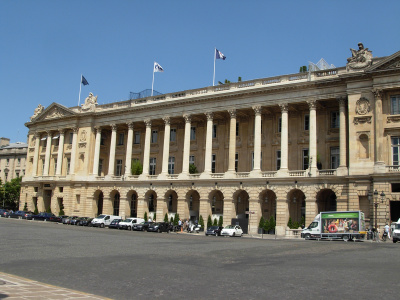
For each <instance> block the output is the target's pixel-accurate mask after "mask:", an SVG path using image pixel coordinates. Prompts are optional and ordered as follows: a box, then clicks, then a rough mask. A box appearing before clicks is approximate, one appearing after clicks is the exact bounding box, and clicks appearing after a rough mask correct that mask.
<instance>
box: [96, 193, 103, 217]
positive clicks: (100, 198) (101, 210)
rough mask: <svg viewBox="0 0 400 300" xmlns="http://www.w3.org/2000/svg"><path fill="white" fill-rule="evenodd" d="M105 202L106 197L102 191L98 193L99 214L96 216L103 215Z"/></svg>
mask: <svg viewBox="0 0 400 300" xmlns="http://www.w3.org/2000/svg"><path fill="white" fill-rule="evenodd" d="M103 200H104V195H103V192H101V191H100V192H99V193H98V195H97V199H96V203H97V214H96V216H98V215H101V214H102V213H103Z"/></svg>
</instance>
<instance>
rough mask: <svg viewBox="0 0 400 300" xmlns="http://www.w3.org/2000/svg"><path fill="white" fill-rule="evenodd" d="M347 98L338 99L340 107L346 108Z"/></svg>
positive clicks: (340, 97)
mask: <svg viewBox="0 0 400 300" xmlns="http://www.w3.org/2000/svg"><path fill="white" fill-rule="evenodd" d="M346 100H347V97H345V96H339V97H336V101H337V102H339V106H344V105H345V104H346Z"/></svg>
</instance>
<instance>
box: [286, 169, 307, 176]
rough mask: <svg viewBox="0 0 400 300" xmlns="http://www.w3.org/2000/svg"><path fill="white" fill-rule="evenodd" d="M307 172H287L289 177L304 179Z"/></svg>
mask: <svg viewBox="0 0 400 300" xmlns="http://www.w3.org/2000/svg"><path fill="white" fill-rule="evenodd" d="M307 172H308V170H297V171H289V176H290V177H306V176H307Z"/></svg>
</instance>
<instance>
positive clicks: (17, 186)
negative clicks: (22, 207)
mask: <svg viewBox="0 0 400 300" xmlns="http://www.w3.org/2000/svg"><path fill="white" fill-rule="evenodd" d="M21 179H22V177H17V178H13V179H11V180H10V181H7V182H6V183H4V184H3V185H2V188H1V194H0V199H1V204H3V203H4V206H5V207H7V208H10V209H13V210H15V209H17V208H18V202H19V195H20V191H21ZM0 184H1V181H0ZM3 201H4V202H3Z"/></svg>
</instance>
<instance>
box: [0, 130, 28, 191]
mask: <svg viewBox="0 0 400 300" xmlns="http://www.w3.org/2000/svg"><path fill="white" fill-rule="evenodd" d="M27 149H28V145H27V144H26V143H22V142H16V143H11V144H10V139H8V138H4V137H2V138H0V180H1V182H2V183H3V184H4V183H5V182H7V181H10V180H11V179H14V178H16V177H20V176H24V175H25V163H26V162H25V160H26V153H27Z"/></svg>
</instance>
